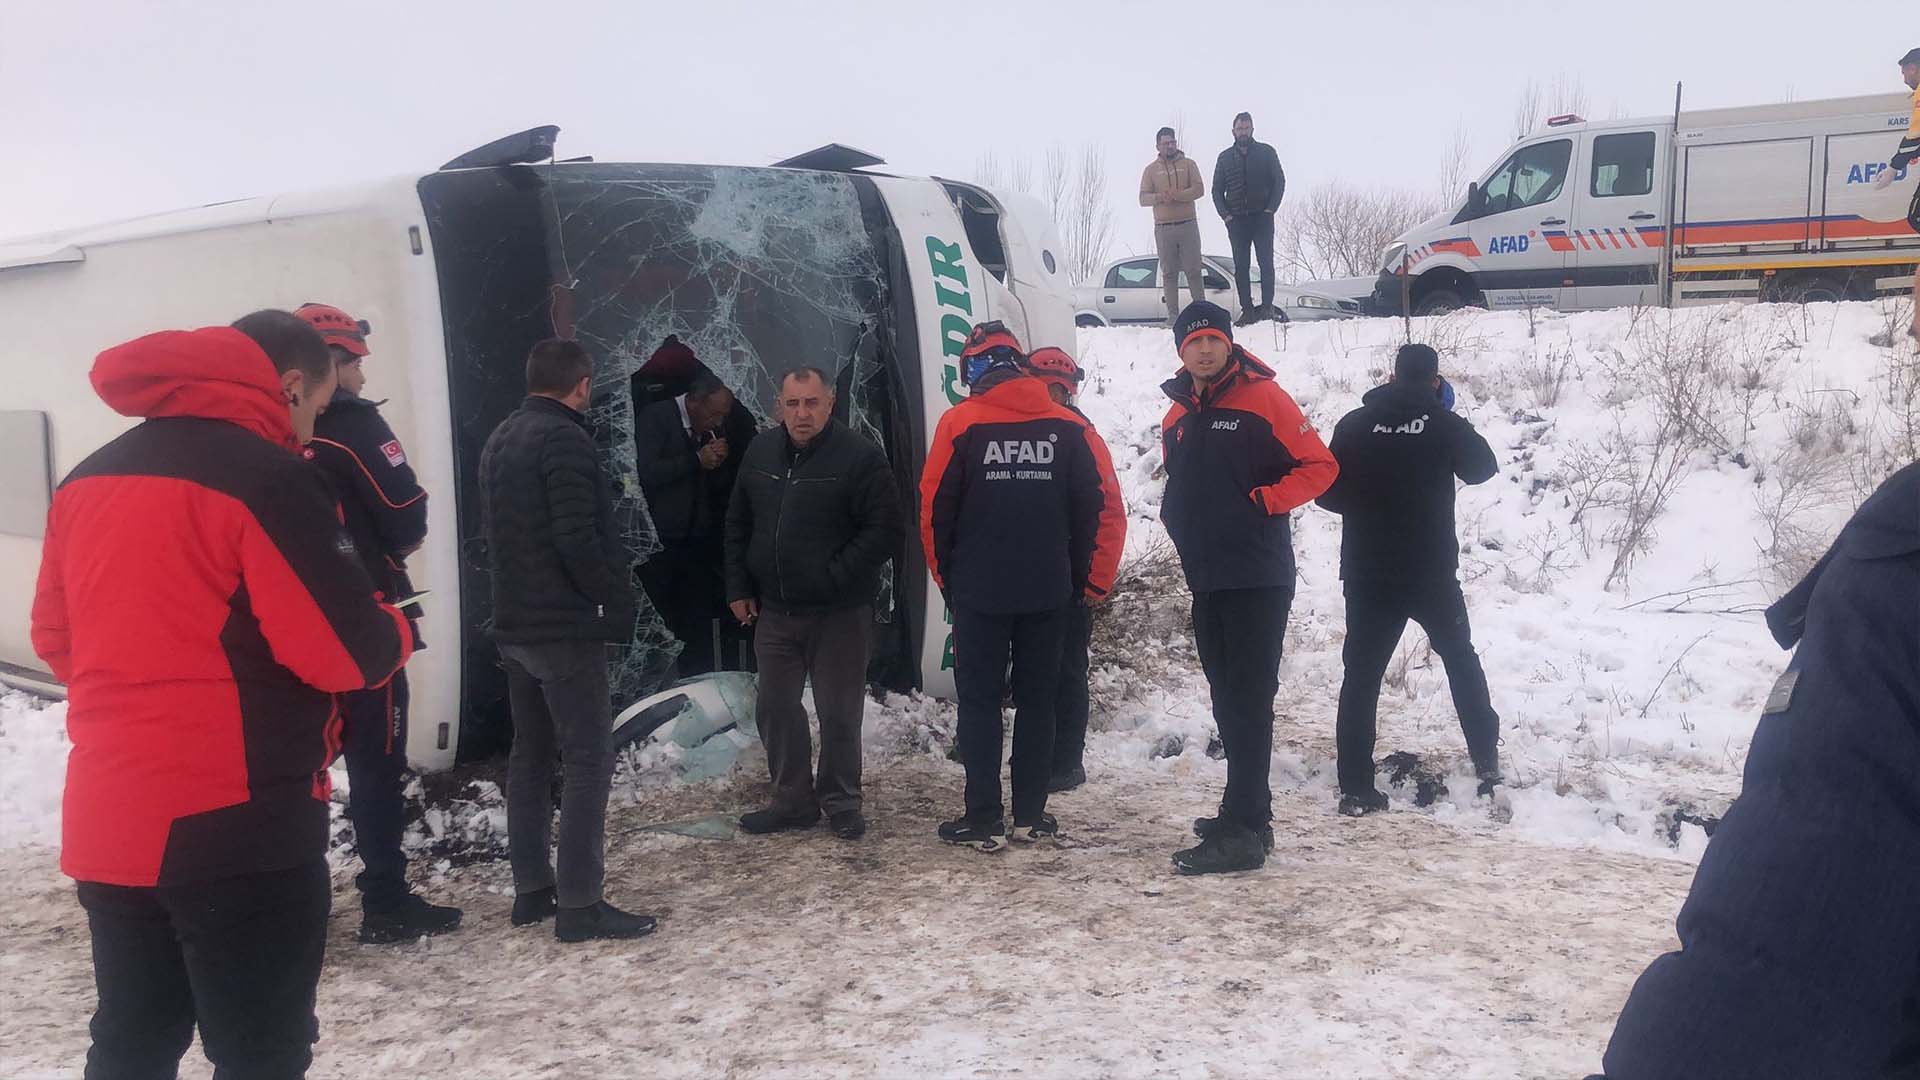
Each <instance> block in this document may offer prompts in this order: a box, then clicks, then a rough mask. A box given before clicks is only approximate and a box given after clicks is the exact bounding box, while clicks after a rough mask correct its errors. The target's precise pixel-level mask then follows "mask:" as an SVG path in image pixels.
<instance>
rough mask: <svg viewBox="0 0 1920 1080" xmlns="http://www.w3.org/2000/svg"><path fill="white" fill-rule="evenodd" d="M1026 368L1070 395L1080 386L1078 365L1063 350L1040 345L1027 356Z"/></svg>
mask: <svg viewBox="0 0 1920 1080" xmlns="http://www.w3.org/2000/svg"><path fill="white" fill-rule="evenodd" d="M1027 367H1029V368H1031V369H1032V370H1033V373H1034V374H1035V375H1037V376H1039V377H1040V378H1041V379H1042V380H1044V381H1046V382H1050V383H1059V384H1060V385H1061V386H1063V387H1066V389H1067V392H1068V393H1070V394H1071V393H1073V392H1074V391H1075V390H1077V389H1078V388H1079V386H1080V379H1081V375H1082V373H1081V371H1080V365H1079V364H1076V363H1074V360H1073V357H1071V356H1068V355H1067V353H1066V350H1064V349H1056V348H1054V347H1053V346H1051V345H1042V346H1041V347H1040V348H1038V349H1035V350H1033V352H1031V353H1029V354H1028V355H1027Z"/></svg>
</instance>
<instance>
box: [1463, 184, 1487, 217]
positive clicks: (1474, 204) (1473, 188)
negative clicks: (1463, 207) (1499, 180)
mask: <svg viewBox="0 0 1920 1080" xmlns="http://www.w3.org/2000/svg"><path fill="white" fill-rule="evenodd" d="M1486 212H1487V193H1486V191H1485V190H1484V189H1483V188H1481V186H1480V185H1479V184H1475V183H1468V184H1467V213H1469V214H1472V215H1474V216H1476V217H1477V216H1479V215H1481V214H1484V213H1486Z"/></svg>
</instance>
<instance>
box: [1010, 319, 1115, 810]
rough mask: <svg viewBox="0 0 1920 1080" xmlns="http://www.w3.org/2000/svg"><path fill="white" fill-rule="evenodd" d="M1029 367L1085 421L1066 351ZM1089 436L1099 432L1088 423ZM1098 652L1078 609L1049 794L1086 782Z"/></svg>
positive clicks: (1058, 702) (1046, 353) (1085, 613)
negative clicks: (1090, 686)
mask: <svg viewBox="0 0 1920 1080" xmlns="http://www.w3.org/2000/svg"><path fill="white" fill-rule="evenodd" d="M1027 365H1028V366H1029V367H1031V368H1032V369H1033V374H1034V377H1035V378H1037V379H1039V380H1040V381H1041V382H1043V383H1046V384H1047V395H1048V396H1049V397H1051V398H1053V403H1054V404H1055V405H1059V406H1061V407H1062V408H1065V409H1067V410H1069V411H1071V412H1072V413H1073V414H1074V415H1075V416H1078V417H1080V418H1081V419H1082V420H1086V419H1087V414H1086V413H1083V412H1081V411H1080V407H1079V406H1078V405H1077V404H1075V402H1076V400H1077V396H1078V394H1079V391H1080V379H1081V371H1080V365H1079V363H1078V362H1076V361H1075V360H1074V358H1073V357H1071V356H1068V355H1067V352H1066V350H1064V349H1056V348H1054V347H1053V346H1051V345H1045V346H1042V347H1040V348H1038V349H1035V350H1033V353H1032V354H1031V355H1030V356H1028V357H1027ZM1087 424H1088V428H1087V430H1088V432H1089V433H1090V434H1091V435H1092V437H1094V438H1096V439H1097V438H1099V437H1100V433H1099V431H1097V430H1095V429H1094V428H1093V427H1092V424H1093V421H1091V420H1087ZM1092 646H1093V609H1092V608H1090V607H1087V606H1085V605H1084V604H1076V605H1074V606H1073V607H1070V608H1068V609H1067V628H1066V633H1064V634H1062V635H1061V637H1060V680H1059V683H1058V686H1059V689H1058V690H1057V691H1056V692H1055V693H1054V695H1053V768H1052V770H1051V775H1050V776H1049V777H1048V779H1047V791H1048V793H1049V794H1051V793H1055V792H1061V791H1072V790H1073V789H1075V788H1077V787H1079V786H1080V785H1082V784H1084V783H1086V782H1087V765H1086V754H1087V706H1088V694H1087V672H1088V668H1089V667H1090V666H1091V665H1090V663H1089V659H1090V658H1089V656H1088V653H1089V652H1090V651H1091V649H1092Z"/></svg>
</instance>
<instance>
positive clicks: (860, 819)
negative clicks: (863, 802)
mask: <svg viewBox="0 0 1920 1080" xmlns="http://www.w3.org/2000/svg"><path fill="white" fill-rule="evenodd" d="M827 827H828V828H830V829H832V830H833V835H835V836H837V837H839V838H840V839H842V840H858V839H860V838H861V837H863V836H865V835H867V819H866V817H865V816H864V815H862V814H861V813H860V811H858V810H842V811H840V812H839V813H837V814H835V815H833V817H832V818H830V819H828V821H827Z"/></svg>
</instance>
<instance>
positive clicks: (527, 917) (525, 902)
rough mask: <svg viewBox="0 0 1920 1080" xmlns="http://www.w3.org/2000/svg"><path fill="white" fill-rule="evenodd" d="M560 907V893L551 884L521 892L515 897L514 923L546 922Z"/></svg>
mask: <svg viewBox="0 0 1920 1080" xmlns="http://www.w3.org/2000/svg"><path fill="white" fill-rule="evenodd" d="M559 908H560V897H559V894H557V893H555V892H554V891H553V886H551V885H549V886H547V887H546V888H544V889H535V890H534V891H533V892H529V893H521V894H520V895H518V896H516V897H514V898H513V925H515V926H532V925H533V924H534V923H537V922H546V921H547V920H548V919H551V918H553V913H554V912H555V911H557V910H559Z"/></svg>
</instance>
